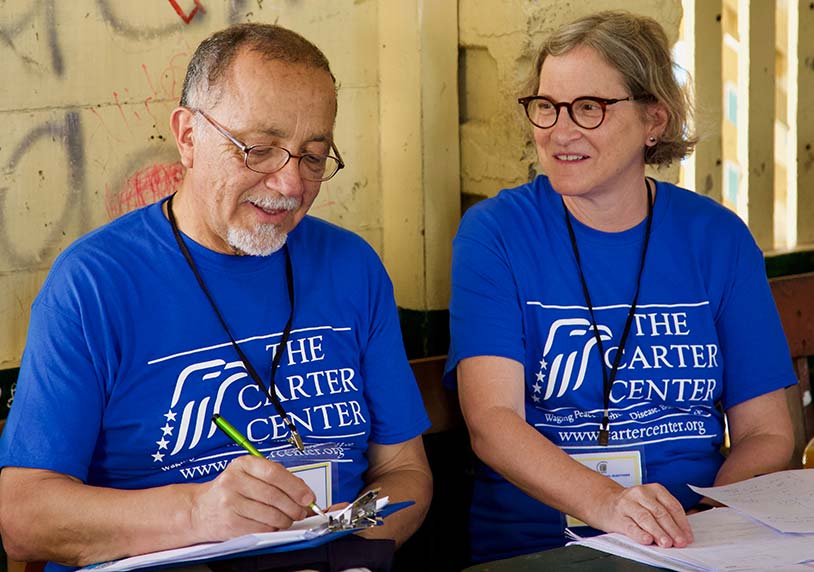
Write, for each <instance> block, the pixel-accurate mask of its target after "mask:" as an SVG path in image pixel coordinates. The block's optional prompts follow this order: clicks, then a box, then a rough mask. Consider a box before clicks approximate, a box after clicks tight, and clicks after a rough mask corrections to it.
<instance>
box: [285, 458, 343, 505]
mask: <svg viewBox="0 0 814 572" xmlns="http://www.w3.org/2000/svg"><path fill="white" fill-rule="evenodd" d="M287 468H288V470H289V471H290V472H291V473H294V474H295V475H297V476H298V477H299V478H301V479H302V480H303V481H305V484H306V485H308V488H310V489H311V490H312V491H314V495H316V497H317V500H316V503H317V506H318V507H322V508H327V507H329V506H331V505H332V504H333V502H331V463H330V462H329V461H323V462H321V463H311V464H308V465H300V466H299V467H287Z"/></svg>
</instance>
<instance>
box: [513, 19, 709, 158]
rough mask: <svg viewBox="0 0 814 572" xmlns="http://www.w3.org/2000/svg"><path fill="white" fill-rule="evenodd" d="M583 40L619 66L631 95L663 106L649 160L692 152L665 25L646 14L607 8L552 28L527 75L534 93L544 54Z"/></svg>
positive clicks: (685, 103)
mask: <svg viewBox="0 0 814 572" xmlns="http://www.w3.org/2000/svg"><path fill="white" fill-rule="evenodd" d="M580 46H585V47H588V48H591V49H593V50H595V51H596V52H597V53H598V54H599V55H601V56H602V57H603V58H604V59H605V61H606V62H607V63H608V64H609V65H610V66H612V67H613V68H615V69H616V70H618V71H619V73H620V74H621V75H622V78H623V80H624V82H625V85H626V87H627V89H628V91H629V92H630V94H631V95H633V96H636V97H642V98H644V100H643V101H644V104H645V105H646V104H647V103H648V102H650V103H652V102H654V101H657V102H659V103H661V104H662V105H663V106H664V108H665V109H666V110H667V126H666V128H665V130H664V133H663V134H662V135H661V137H660V139H659V141H658V143H656V144H655V145H653V146H652V147H645V150H644V160H645V163H646V164H649V165H659V166H662V165H669V164H670V163H672V162H673V161H674V160H677V159H682V158H684V157H686V156H687V155H689V154H690V153H691V152H692V149H693V147H694V146H695V143H696V138H695V137H694V136H693V135H692V134H691V133H690V129H689V119H690V116H691V114H692V104H691V102H690V98H689V96H688V94H687V92H686V91H685V90H684V89H683V88H682V87H681V86H680V85H679V83H678V81H677V80H676V77H675V75H674V74H673V67H674V62H673V60H672V57H671V55H670V48H669V44H668V41H667V35H666V34H665V33H664V28H662V27H661V24H659V23H658V22H657V21H655V20H654V19H652V18H648V17H646V16H639V15H635V14H631V13H630V12H626V11H622V10H609V11H605V12H599V13H597V14H592V15H590V16H586V17H583V18H580V19H578V20H576V21H574V22H571V23H570V24H565V25H563V26H561V27H560V28H558V29H557V30H555V31H554V32H553V33H552V34H551V35H550V36H549V37H548V39H547V40H546V41H545V42H544V43H543V46H542V47H541V49H540V53H539V54H538V56H537V62H536V65H535V67H534V70H533V72H532V75H531V77H530V78H529V85H528V86H527V87H528V89H530V90H533V91H530V93H537V88H538V85H539V83H540V70H541V69H542V67H543V63H544V62H545V60H546V58H547V57H548V56H561V55H564V54H566V53H568V52H570V51H571V50H573V49H574V48H577V47H580Z"/></svg>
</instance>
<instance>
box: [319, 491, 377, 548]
mask: <svg viewBox="0 0 814 572" xmlns="http://www.w3.org/2000/svg"><path fill="white" fill-rule="evenodd" d="M378 496H379V489H371V490H369V491H367V492H366V493H364V494H362V495H361V496H359V497H358V498H357V499H356V500H355V501H353V502H352V503H351V504H350V505H348V506H347V507H345V509H344V510H343V511H342V512H340V513H339V514H337V515H336V516H328V520H327V522H324V523H322V524H320V525H319V526H317V527H315V528H312V529H311V530H309V531H308V534H307V535H306V536H307V537H310V538H313V537H316V536H321V535H323V534H325V533H330V532H339V531H342V530H361V529H364V528H372V527H374V526H379V525H381V524H383V523H384V520H383V519H382V518H381V517H379V516H378V511H377V510H376V499H377V497H378Z"/></svg>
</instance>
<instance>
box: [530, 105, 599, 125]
mask: <svg viewBox="0 0 814 572" xmlns="http://www.w3.org/2000/svg"><path fill="white" fill-rule="evenodd" d="M562 107H565V108H566V109H567V110H568V114H569V115H570V116H571V119H572V120H573V121H574V123H576V124H577V125H579V126H580V127H584V128H585V129H593V128H595V127H598V126H599V125H600V124H601V123H602V120H603V119H605V107H604V106H603V105H602V104H601V103H599V102H597V101H594V100H593V99H590V98H583V97H581V98H579V99H575V100H574V101H572V102H571V103H559V104H555V103H554V102H552V101H549V100H548V99H533V100H531V101H529V102H528V105H527V107H526V110H527V113H528V117H529V119H530V120H531V122H532V123H534V124H535V125H537V126H538V127H542V128H548V127H552V126H553V125H554V124H555V123H556V122H557V116H558V115H559V112H560V111H561V108H562Z"/></svg>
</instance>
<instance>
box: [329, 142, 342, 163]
mask: <svg viewBox="0 0 814 572" xmlns="http://www.w3.org/2000/svg"><path fill="white" fill-rule="evenodd" d="M331 151H333V152H334V153H336V158H337V160H338V161H339V168H340V169H342V168H344V167H345V161H343V160H342V154H341V153H340V152H339V149H338V148H337V147H336V143H334V142H333V141H331Z"/></svg>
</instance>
